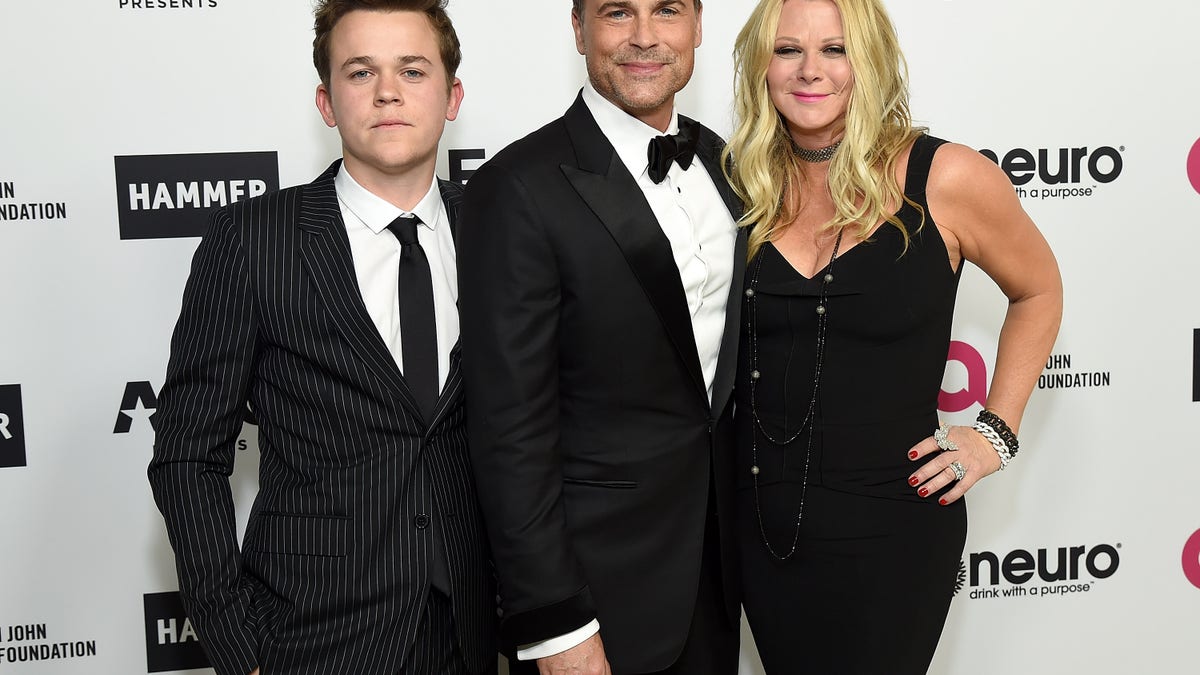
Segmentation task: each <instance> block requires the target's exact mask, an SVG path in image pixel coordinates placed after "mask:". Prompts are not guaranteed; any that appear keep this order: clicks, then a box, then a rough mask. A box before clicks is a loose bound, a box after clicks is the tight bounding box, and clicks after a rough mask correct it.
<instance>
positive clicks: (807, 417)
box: [746, 145, 843, 560]
mask: <svg viewBox="0 0 1200 675" xmlns="http://www.w3.org/2000/svg"><path fill="white" fill-rule="evenodd" d="M833 148H834V149H836V148H837V146H836V145H834V146H833ZM831 152H832V151H831ZM842 232H843V230H838V233H837V239H835V240H834V242H833V252H832V253H831V254H830V255H829V265H827V266H826V267H825V274H824V275H823V276H822V277H821V290H820V293H819V295H818V296H817V308H816V312H817V350H816V358H815V361H814V364H813V382H812V396H811V397H810V398H809V400H808V410H807V411H805V413H804V419H803V420H801V422H800V428H799V429H796V433H794V434H788V432H787V426H786V423H785V425H784V427H783V433H782V434H781V435H780V437H779V438H776V437H774V436H772V435H771V434H770V432H768V431H767V429H766V427H764V426H763V423H762V420H761V419H760V418H759V416H758V398H757V395H756V392H757V388H758V381H759V379H761V378H762V373H761V372H759V370H758V293H757V292H756V290H755V289H756V288H757V287H758V276H759V273H760V272H761V271H762V259H763V254H762V253H761V252H760V253H759V254H758V261H757V263H756V264H755V266H754V274H753V275H752V276H751V277H750V288H747V289H746V304H747V305H748V308H747V309H748V310H749V311H747V312H746V328H747V330H748V331H749V333H750V416H751V418H752V419H753V421H754V424H753V425H752V428H751V430H750V438H751V441H750V453H751V455H750V457H751V466H750V473H751V475H753V476H754V512H755V514H756V515H757V516H758V531H759V534H761V535H762V540H763V544H766V546H767V551H768V552H769V553H770V554H771V556H772V557H774V558H775V559H776V560H787V559H788V558H791V557H792V554H794V553H795V552H796V545H797V544H798V543H799V542H800V520H801V519H802V518H803V517H804V495H805V491H806V490H807V489H808V467H809V463H810V462H811V460H812V441H813V422H814V418H815V412H816V409H817V394H818V392H819V391H820V389H821V366H822V365H823V364H824V362H825V327H826V324H827V323H828V321H829V319H828V313H829V312H828V305H829V284H831V283H833V263H834V261H835V260H837V254H838V248H839V247H841V245H842ZM780 255H781V256H782V255H783V254H782V253H781V254H780ZM784 405H785V407H786V405H787V403H786V401H785V403H784ZM805 429H808V444H807V446H806V448H805V450H804V482H803V483H801V485H800V506H799V508H798V511H797V513H796V531H795V532H794V533H793V535H792V546H791V548H790V549H789V550H788V552H787V553H786V554H783V555H780V554H779V553H777V552H776V551H775V547H774V546H771V541H770V539H769V538H768V537H767V529H766V527H765V526H764V525H763V517H762V506H761V505H760V502H759V498H758V474H759V472H760V471H759V467H758V437H759V435H760V434H761V435H762V437H763V438H765V439H766V440H768V441H769V442H771V443H772V444H774V445H777V446H779V448H780V451H781V457H782V462H783V472H784V473H786V471H787V446H788V445H789V444H791V442H792V441H795V440H796V439H797V438H800V435H801V434H803V433H804V430H805Z"/></svg>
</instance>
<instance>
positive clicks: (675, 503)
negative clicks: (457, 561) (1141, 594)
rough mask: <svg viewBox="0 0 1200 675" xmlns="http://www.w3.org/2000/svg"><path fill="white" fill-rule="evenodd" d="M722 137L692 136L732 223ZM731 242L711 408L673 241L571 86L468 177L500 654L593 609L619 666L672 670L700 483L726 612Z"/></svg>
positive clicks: (478, 460)
mask: <svg viewBox="0 0 1200 675" xmlns="http://www.w3.org/2000/svg"><path fill="white" fill-rule="evenodd" d="M721 148H722V141H721V139H720V138H719V137H718V136H717V135H716V134H715V133H713V132H712V131H710V130H708V129H703V130H702V133H701V137H700V143H699V148H698V151H697V155H698V156H699V157H700V158H701V160H702V162H703V164H704V168H705V169H707V170H708V172H709V173H710V174H711V177H712V180H713V182H714V183H715V184H716V186H717V188H718V190H719V191H720V193H721V196H722V198H723V200H724V201H725V203H726V205H727V206H728V208H729V210H730V212H731V214H733V216H734V217H735V219H736V217H737V215H738V209H739V206H738V202H737V199H736V197H735V196H734V194H733V193H732V191H731V190H730V189H729V187H728V184H727V183H726V181H725V179H724V177H723V176H722V173H721V165H720V159H719V154H720V151H721ZM737 236H738V239H737V246H736V247H735V256H736V258H735V266H734V267H735V271H734V278H733V281H732V284H731V285H730V289H729V299H728V307H729V309H728V315H727V320H726V323H725V331H724V337H723V340H722V343H721V352H720V360H719V364H718V366H717V370H716V376H715V380H714V383H713V397H712V402H711V403H710V401H709V398H708V394H707V391H706V384H705V381H704V377H703V374H702V372H701V365H700V360H699V357H698V355H697V349H696V341H695V338H694V336H693V332H692V324H691V317H690V313H689V310H688V304H687V298H686V296H685V293H684V289H683V284H682V282H681V280H680V275H679V270H678V269H677V267H676V265H675V262H674V258H673V257H672V254H671V246H670V242H669V240H668V239H667V237H666V235H665V234H664V233H663V231H662V229H661V228H660V227H659V224H658V222H657V220H656V219H655V216H654V214H653V212H652V210H651V208H650V205H649V204H648V202H647V201H646V199H645V196H644V194H643V193H642V191H641V190H640V189H639V187H638V185H637V183H636V180H635V179H634V177H633V176H632V175H631V174H630V173H629V171H628V169H627V168H626V167H625V165H624V164H623V163H622V161H621V159H620V157H618V155H617V154H616V151H615V150H614V149H613V147H612V144H611V143H609V141H608V139H607V138H606V137H605V136H604V135H603V133H602V132H601V131H600V128H599V127H598V126H597V125H596V122H595V120H594V118H593V117H592V115H591V113H590V111H589V110H588V108H587V106H586V105H585V104H584V102H583V100H582V98H577V99H576V101H575V103H574V105H573V106H572V107H571V108H570V109H569V110H568V111H567V113H566V114H565V116H564V117H562V118H560V119H558V120H556V121H554V122H552V123H550V124H549V125H547V126H545V127H543V128H542V129H540V130H538V131H536V132H534V133H533V134H531V135H529V136H527V137H525V138H524V139H521V140H519V141H517V142H516V143H514V144H512V145H511V146H509V147H508V148H506V149H505V150H503V151H502V152H501V153H499V154H498V155H496V156H495V157H494V158H493V159H492V160H490V161H489V162H487V163H486V164H485V165H484V166H483V167H481V168H480V169H479V170H478V171H477V172H476V173H475V174H474V175H473V176H472V178H471V180H470V183H469V184H468V186H467V190H466V198H465V200H464V204H463V216H462V224H461V226H460V228H459V232H458V244H457V248H458V255H459V258H458V262H459V266H458V270H459V309H460V316H461V318H462V335H463V338H462V341H463V350H464V351H463V362H464V372H465V375H466V378H465V379H466V383H467V400H468V402H469V403H468V426H469V429H470V439H471V443H470V445H471V457H472V463H473V467H474V469H475V473H476V480H477V482H478V484H479V490H480V499H481V502H482V504H483V509H484V513H485V514H486V517H485V522H486V523H487V527H488V533H489V535H490V538H491V543H492V551H493V554H494V557H495V561H496V569H497V576H498V579H499V593H500V597H501V607H502V609H503V614H504V619H503V622H502V626H501V634H502V637H503V638H504V640H505V642H506V643H507V647H508V648H510V649H511V648H513V647H514V646H518V645H523V644H529V643H533V642H536V641H540V640H544V639H547V638H550V637H554V636H558V635H562V634H565V633H567V632H569V631H571V630H574V629H576V628H579V627H581V626H583V625H584V624H586V623H587V622H588V621H589V620H591V619H592V618H596V617H598V618H599V621H600V631H601V636H602V639H603V640H604V646H605V651H606V653H607V655H608V659H609V661H610V663H611V664H612V665H613V667H614V669H615V671H616V672H647V671H656V670H660V669H663V668H666V667H668V666H670V665H671V664H672V663H673V662H674V661H675V660H676V658H677V657H678V655H679V654H680V652H681V651H682V649H683V645H684V642H685V640H686V638H687V634H688V629H689V624H690V621H691V617H692V609H693V607H694V605H695V601H696V594H697V588H698V579H699V572H700V563H701V558H702V546H703V541H704V533H705V520H706V506H707V505H709V504H710V499H709V493H710V483H711V488H713V489H714V495H715V499H714V500H712V502H711V503H712V505H713V507H714V508H715V509H716V510H717V514H718V516H719V517H718V528H717V529H718V530H719V533H718V536H719V537H720V544H721V546H720V550H721V573H722V576H723V582H724V583H723V587H724V592H725V599H726V609H727V611H728V613H729V617H730V620H731V621H736V620H737V617H738V615H739V609H738V597H739V592H738V589H739V582H738V580H737V576H738V575H737V567H736V564H735V560H736V556H735V555H734V545H733V538H732V537H731V527H732V515H733V504H732V501H733V500H732V495H733V475H732V466H733V464H732V460H733V437H732V428H731V425H730V409H731V404H730V391H731V389H732V386H733V380H734V368H735V356H736V354H735V351H736V349H737V336H738V331H737V326H738V315H739V308H740V305H741V303H740V302H739V299H740V295H739V292H740V289H741V287H742V281H741V279H742V275H743V272H744V269H745V264H744V260H745V251H746V249H745V239H744V234H742V233H740V232H739V234H738V235H737ZM734 625H736V624H734Z"/></svg>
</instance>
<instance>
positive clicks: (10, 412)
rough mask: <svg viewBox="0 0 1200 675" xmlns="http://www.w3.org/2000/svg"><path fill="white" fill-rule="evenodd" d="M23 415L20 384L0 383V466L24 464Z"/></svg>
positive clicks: (8, 466) (7, 466)
mask: <svg viewBox="0 0 1200 675" xmlns="http://www.w3.org/2000/svg"><path fill="white" fill-rule="evenodd" d="M25 463H26V458H25V417H24V412H23V411H22V409H21V385H19V384H3V385H0V468H11V467H15V466H25Z"/></svg>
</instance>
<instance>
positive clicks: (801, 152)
mask: <svg viewBox="0 0 1200 675" xmlns="http://www.w3.org/2000/svg"><path fill="white" fill-rule="evenodd" d="M843 140H845V139H838V142H837V143H834V144H833V145H827V146H825V147H823V148H818V149H816V150H809V149H808V148H802V147H800V146H798V145H796V141H792V154H794V155H796V157H798V158H800V160H801V161H803V162H808V163H809V164H820V163H822V162H828V161H829V160H831V159H833V153H835V152H837V149H838V148H840V147H842V141H843Z"/></svg>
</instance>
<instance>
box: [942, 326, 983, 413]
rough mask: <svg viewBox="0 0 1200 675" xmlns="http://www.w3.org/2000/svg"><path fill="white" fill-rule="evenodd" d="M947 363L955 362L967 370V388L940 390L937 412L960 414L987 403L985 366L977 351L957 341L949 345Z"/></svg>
mask: <svg viewBox="0 0 1200 675" xmlns="http://www.w3.org/2000/svg"><path fill="white" fill-rule="evenodd" d="M946 360H947V362H950V361H957V362H959V363H961V364H963V366H965V367H966V369H967V387H966V389H960V390H958V391H956V392H948V391H946V390H944V389H943V390H942V391H941V393H939V394H938V410H941V411H942V412H948V413H955V412H962V411H963V410H966V409H967V408H970V407H971V406H973V405H975V404H976V403H978V404H979V405H984V404H985V403H986V402H987V384H988V373H987V364H986V363H984V361H983V356H982V355H981V354H980V353H979V350H977V349H975V348H974V347H972V346H971V345H969V344H967V343H965V342H958V341H957V340H955V341H952V342H951V343H950V353H949V354H948V355H947V356H946Z"/></svg>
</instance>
